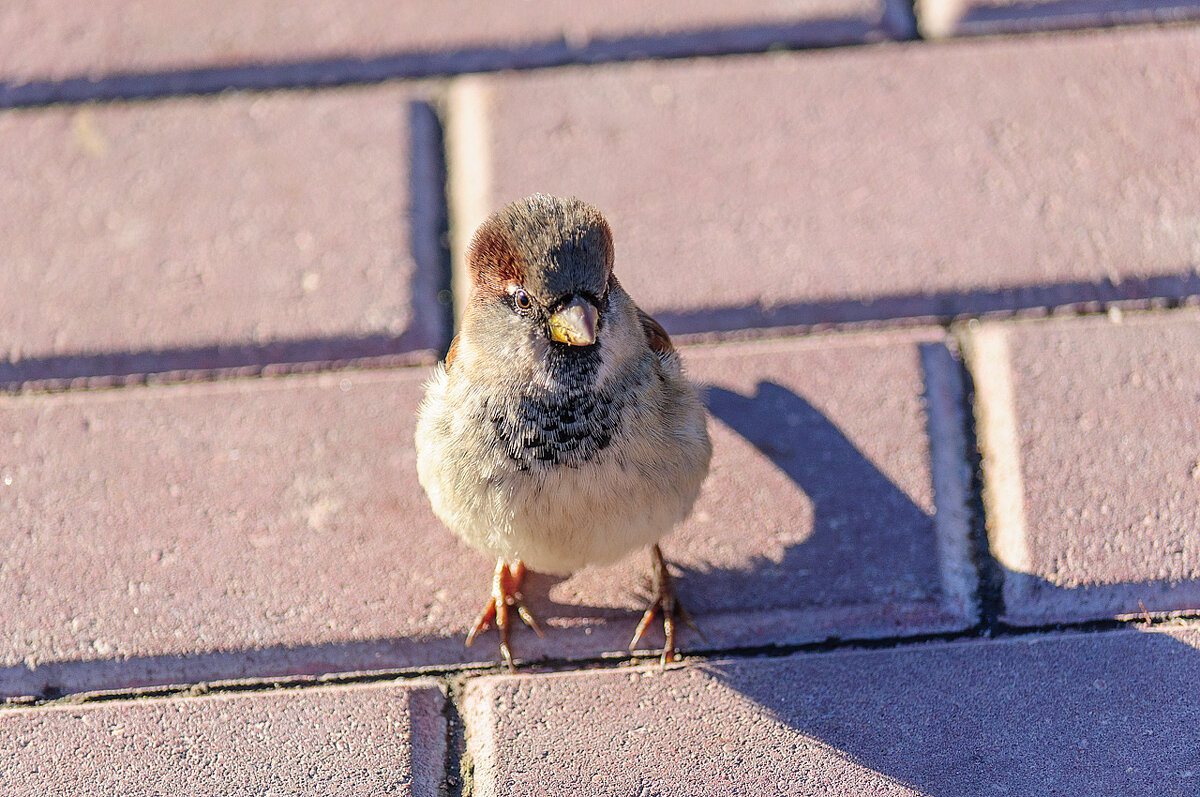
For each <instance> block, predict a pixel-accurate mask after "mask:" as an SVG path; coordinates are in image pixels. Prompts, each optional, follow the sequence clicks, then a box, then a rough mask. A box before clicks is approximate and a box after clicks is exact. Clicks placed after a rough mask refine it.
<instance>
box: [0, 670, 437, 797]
mask: <svg viewBox="0 0 1200 797" xmlns="http://www.w3.org/2000/svg"><path fill="white" fill-rule="evenodd" d="M441 704H442V695H441V693H440V692H439V691H438V689H437V687H436V686H434V685H433V684H431V683H427V682H421V681H412V682H408V683H406V684H405V685H403V686H397V685H394V684H387V685H372V686H355V687H341V686H339V687H324V688H312V689H304V690H282V691H275V692H268V693H258V694H254V693H250V694H246V693H243V694H229V695H220V696H212V697H181V698H172V699H143V700H136V701H124V700H122V701H114V702H106V703H96V704H87V705H78V706H63V707H54V708H38V709H14V710H9V711H3V712H0V752H2V754H3V757H4V761H5V767H4V785H3V791H4V793H6V794H74V795H80V797H86V796H88V795H101V794H140V793H146V790H147V789H151V790H152V791H153V793H156V794H178V795H222V794H272V795H342V794H397V795H429V796H430V797H432V796H433V795H436V794H437V793H438V785H439V783H440V782H441V780H442V774H443V770H444V766H445V764H444V761H445V738H446V737H445V726H444V721H443V719H442V716H441Z"/></svg>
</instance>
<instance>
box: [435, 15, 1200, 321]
mask: <svg viewBox="0 0 1200 797" xmlns="http://www.w3.org/2000/svg"><path fill="white" fill-rule="evenodd" d="M1198 54H1200V30H1197V29H1195V28H1173V29H1147V30H1125V31H1117V32H1106V33H1103V34H1089V35H1070V36H1056V37H1044V38H1036V39H990V40H986V41H985V40H976V41H971V42H959V43H954V42H951V43H946V44H942V45H938V46H936V47H934V46H928V45H918V44H909V45H881V46H879V47H871V48H852V49H843V50H825V51H819V52H816V51H814V52H806V53H793V54H777V55H771V56H753V57H745V58H729V59H720V60H712V61H696V62H689V63H641V64H633V65H619V66H609V67H604V68H590V69H586V70H585V69H562V70H555V71H553V72H544V73H537V74H534V73H528V74H509V75H498V76H494V77H491V78H489V79H487V80H486V81H485V82H483V86H484V88H485V91H484V92H483V96H482V98H478V97H474V96H472V95H471V94H470V93H469V92H468V93H467V95H466V97H465V98H464V99H463V100H462V102H461V103H460V104H463V105H469V104H470V103H471V102H475V101H476V100H478V102H479V103H480V104H482V106H483V117H484V118H485V119H486V120H489V121H488V124H489V129H490V134H489V135H486V136H484V137H483V141H482V143H480V144H479V145H478V146H477V147H475V148H474V150H473V151H472V150H471V149H470V148H464V149H463V150H462V151H461V152H458V153H457V158H456V160H457V162H456V163H451V166H452V177H453V174H454V170H455V169H457V170H458V171H460V172H463V173H465V174H468V175H470V177H469V178H468V179H469V180H470V181H471V182H470V186H469V188H471V189H473V190H474V191H475V192H476V193H477V194H478V196H477V197H474V198H473V199H471V200H469V201H463V200H462V199H461V197H459V198H457V199H456V201H457V203H458V206H459V208H460V211H461V210H462V208H466V209H467V212H466V213H464V212H460V213H459V218H458V221H459V223H460V224H461V225H462V226H463V227H464V228H469V227H471V223H472V222H473V221H474V220H475V219H474V218H467V217H466V216H469V215H471V210H472V208H474V209H476V210H477V211H478V210H490V209H492V208H494V207H495V206H498V205H499V204H502V203H504V202H507V201H510V200H513V199H515V198H518V197H521V196H524V195H527V194H530V193H533V192H537V191H541V192H546V193H554V194H566V195H576V196H579V197H581V198H584V199H586V200H588V201H590V202H592V203H594V204H596V205H597V206H598V207H599V208H600V209H601V210H602V211H603V212H604V213H606V214H607V215H608V217H609V220H610V221H611V222H612V227H613V231H614V234H615V237H616V247H617V269H618V273H619V274H621V278H622V281H623V282H624V284H625V286H626V287H627V288H628V290H629V292H630V294H631V295H632V296H634V297H635V298H636V299H638V300H639V302H641V303H642V304H643V306H644V307H646V309H647V310H649V311H651V312H654V313H657V314H661V315H662V318H661V319H660V320H661V321H663V322H664V324H665V326H666V327H667V328H668V330H671V331H695V330H705V329H713V328H738V327H742V326H761V325H776V324H793V323H819V322H822V321H837V320H854V319H858V318H873V317H892V316H914V315H916V316H920V315H946V314H950V315H952V314H956V313H978V312H983V311H987V310H992V309H1004V308H1008V307H1013V306H1017V307H1020V306H1028V305H1034V306H1037V305H1043V304H1059V303H1071V302H1078V301H1084V300H1089V299H1093V298H1096V297H1099V298H1106V297H1110V298H1119V297H1120V296H1123V295H1137V294H1138V293H1139V292H1151V293H1159V292H1166V293H1180V292H1187V293H1197V292H1200V277H1198V276H1197V275H1196V274H1195V273H1194V271H1193V270H1194V268H1195V267H1196V266H1197V264H1200V237H1198V232H1197V226H1196V219H1197V218H1198V217H1200V150H1198V149H1197V148H1196V147H1195V146H1193V144H1194V128H1195V120H1196V119H1197V118H1200V73H1197V71H1196V70H1195V69H1194V68H1193V67H1194V64H1195V63H1196V59H1197V57H1198ZM1047 76H1050V77H1049V78H1048V77H1047ZM480 81H483V79H480ZM981 87H986V90H982V89H981ZM454 107H455V106H454V105H453V104H452V105H451V109H452V110H453V109H454ZM1051 108H1052V109H1053V113H1048V112H1047V109H1051ZM467 115H468V116H469V115H470V114H469V113H468V114H467ZM459 116H460V117H462V116H463V114H462V113H460V114H459ZM449 124H450V126H451V128H452V135H451V139H452V140H456V139H457V136H456V135H454V134H453V127H454V125H455V116H453V115H452V116H450V118H449ZM462 191H463V187H462V186H461V185H460V186H459V192H460V193H462ZM1109 279H1111V280H1113V281H1116V282H1119V283H1121V285H1119V286H1114V285H1112V284H1110V283H1108V282H1106V280H1109ZM1154 279H1157V280H1159V281H1158V282H1156V283H1149V284H1143V283H1140V282H1139V280H1154Z"/></svg>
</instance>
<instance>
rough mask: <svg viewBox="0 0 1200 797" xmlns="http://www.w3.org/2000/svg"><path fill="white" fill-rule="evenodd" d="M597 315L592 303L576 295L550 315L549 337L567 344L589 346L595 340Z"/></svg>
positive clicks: (598, 312)
mask: <svg viewBox="0 0 1200 797" xmlns="http://www.w3.org/2000/svg"><path fill="white" fill-rule="evenodd" d="M599 316H600V311H598V310H597V309H596V306H595V305H594V304H592V303H591V302H589V301H588V300H587V299H581V298H579V297H578V296H576V297H575V298H574V299H572V300H571V301H569V302H567V303H566V304H565V305H563V306H562V307H561V308H559V310H558V312H557V313H555V314H554V315H552V316H550V339H551V340H556V341H558V342H559V343H566V344H567V345H569V346H591V345H592V344H593V343H595V342H596V319H597V318H599Z"/></svg>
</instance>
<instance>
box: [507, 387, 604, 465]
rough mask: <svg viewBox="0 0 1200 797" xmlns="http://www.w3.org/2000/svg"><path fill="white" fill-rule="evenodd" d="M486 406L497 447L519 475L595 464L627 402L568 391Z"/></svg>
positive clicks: (591, 392) (594, 393)
mask: <svg viewBox="0 0 1200 797" xmlns="http://www.w3.org/2000/svg"><path fill="white" fill-rule="evenodd" d="M487 404H488V406H487V408H486V409H487V412H488V419H489V421H490V422H491V427H492V432H493V434H494V435H495V441H496V445H497V446H499V447H500V448H502V449H503V450H504V452H505V454H506V455H507V456H508V458H509V459H510V460H512V461H513V462H515V463H516V464H517V466H518V467H519V468H520V469H521V470H532V469H537V468H550V467H559V466H566V467H578V466H580V465H583V464H584V463H587V462H590V461H592V460H594V459H595V458H596V457H597V456H598V455H599V454H600V452H602V451H603V450H604V449H605V448H607V447H608V446H609V444H610V443H611V442H612V441H613V438H614V436H615V435H616V434H617V432H618V429H619V425H620V419H621V413H622V410H623V409H624V406H625V398H624V397H623V396H621V395H617V394H616V393H614V392H610V391H604V390H569V391H564V392H561V393H549V392H542V393H530V394H526V395H522V396H520V397H517V398H515V399H511V400H509V401H496V400H489V401H488V402H487Z"/></svg>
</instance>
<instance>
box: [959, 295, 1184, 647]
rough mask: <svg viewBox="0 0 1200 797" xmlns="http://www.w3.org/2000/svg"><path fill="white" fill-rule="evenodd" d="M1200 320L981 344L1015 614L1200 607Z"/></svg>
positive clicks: (992, 329) (1133, 322)
mask: <svg viewBox="0 0 1200 797" xmlns="http://www.w3.org/2000/svg"><path fill="white" fill-rule="evenodd" d="M1197 322H1200V312H1197V311H1194V310H1184V311H1177V312H1170V313H1161V314H1149V315H1126V316H1125V317H1124V318H1123V320H1121V321H1120V322H1119V323H1114V322H1113V321H1111V320H1108V319H1097V318H1092V319H1086V320H1063V321H1052V322H1031V323H1009V324H995V325H990V326H984V327H982V328H980V329H979V330H978V331H976V332H974V333H972V336H971V337H972V341H971V349H972V351H973V352H974V355H973V364H972V368H973V371H974V372H975V382H976V388H977V391H978V394H979V398H978V406H979V408H980V441H981V445H982V448H983V453H984V479H985V488H986V491H987V492H986V495H987V498H988V515H989V517H988V524H989V534H990V537H991V540H992V548H993V552H994V553H995V555H996V556H997V558H998V560H999V562H1000V564H1001V565H1002V566H1003V568H1004V570H1005V576H1004V600H1005V619H1007V620H1008V621H1010V622H1013V623H1019V624H1037V623H1045V622H1061V621H1066V620H1079V619H1090V618H1100V617H1112V616H1114V615H1127V614H1134V615H1137V614H1140V612H1141V611H1142V607H1143V606H1144V607H1145V608H1146V609H1148V610H1150V611H1178V610H1189V611H1194V610H1196V609H1200V566H1198V564H1197V563H1198V562H1200V365H1198V364H1197V360H1196V356H1195V353H1196V351H1198V350H1200V323H1197Z"/></svg>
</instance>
